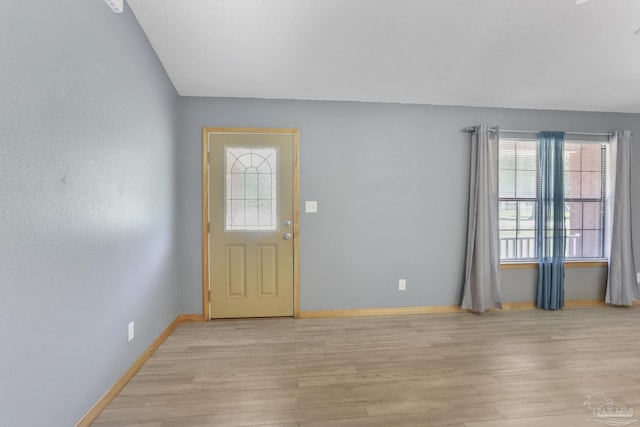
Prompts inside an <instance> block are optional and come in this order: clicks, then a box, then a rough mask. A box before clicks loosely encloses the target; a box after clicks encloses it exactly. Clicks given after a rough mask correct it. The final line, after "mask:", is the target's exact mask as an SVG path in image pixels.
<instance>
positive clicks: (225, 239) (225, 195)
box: [208, 131, 297, 318]
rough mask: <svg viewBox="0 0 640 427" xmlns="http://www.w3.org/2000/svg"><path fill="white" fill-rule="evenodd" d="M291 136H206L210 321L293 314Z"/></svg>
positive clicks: (226, 133)
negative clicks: (207, 152)
mask: <svg viewBox="0 0 640 427" xmlns="http://www.w3.org/2000/svg"><path fill="white" fill-rule="evenodd" d="M295 137H296V135H295V134H293V133H252V132H246V133H245V132H215V131H214V132H209V134H208V144H209V147H208V149H209V165H210V166H209V197H208V200H209V202H208V203H209V222H210V224H209V289H210V291H211V292H210V298H211V317H212V318H234V317H271V316H292V315H293V314H294V313H293V310H294V304H293V298H294V240H295V238H296V237H297V236H294V221H295V218H294V197H293V196H294V142H295Z"/></svg>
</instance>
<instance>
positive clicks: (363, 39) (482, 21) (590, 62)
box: [128, 0, 640, 113]
mask: <svg viewBox="0 0 640 427" xmlns="http://www.w3.org/2000/svg"><path fill="white" fill-rule="evenodd" d="M128 4H129V6H130V7H131V9H132V10H133V12H134V14H135V16H136V18H137V19H138V21H139V22H140V25H141V26H142V28H143V30H144V32H145V33H146V34H147V36H148V38H149V40H150V42H151V44H152V46H153V48H154V49H155V51H156V52H157V54H158V56H159V58H160V61H161V62H162V64H163V66H164V67H165V69H166V70H167V73H168V74H169V77H170V78H171V80H172V82H173V84H174V85H175V87H176V89H177V90H178V92H179V93H180V94H181V95H185V96H211V97H250V98H275V99H281V98H285V99H308V100H345V101H375V102H398V103H417V104H437V105H465V106H487V107H509V108H534V109H562V110H583V111H615V112H634V113H639V112H640V35H634V32H635V31H636V30H638V29H639V28H640V0H590V1H588V2H586V3H584V4H581V5H576V1H575V0H128Z"/></svg>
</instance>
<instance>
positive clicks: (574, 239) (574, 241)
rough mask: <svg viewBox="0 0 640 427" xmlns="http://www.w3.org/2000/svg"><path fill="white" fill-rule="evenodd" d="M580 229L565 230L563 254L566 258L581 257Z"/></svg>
mask: <svg viewBox="0 0 640 427" xmlns="http://www.w3.org/2000/svg"><path fill="white" fill-rule="evenodd" d="M581 233H582V230H567V240H566V249H565V254H564V256H566V257H567V258H581V257H582V234H581Z"/></svg>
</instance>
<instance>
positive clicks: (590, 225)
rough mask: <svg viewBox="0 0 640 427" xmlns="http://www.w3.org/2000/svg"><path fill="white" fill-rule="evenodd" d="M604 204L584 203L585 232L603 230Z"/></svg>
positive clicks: (583, 226)
mask: <svg viewBox="0 0 640 427" xmlns="http://www.w3.org/2000/svg"><path fill="white" fill-rule="evenodd" d="M601 208H602V203H600V202H584V205H583V208H582V209H583V214H582V222H583V224H582V228H584V229H585V230H594V229H596V228H602V225H601V224H602V223H601V220H602V219H603V218H602V212H601Z"/></svg>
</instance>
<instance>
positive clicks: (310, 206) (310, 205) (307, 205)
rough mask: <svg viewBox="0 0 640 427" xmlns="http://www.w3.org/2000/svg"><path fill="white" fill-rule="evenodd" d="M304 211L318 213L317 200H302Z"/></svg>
mask: <svg viewBox="0 0 640 427" xmlns="http://www.w3.org/2000/svg"><path fill="white" fill-rule="evenodd" d="M304 211H305V212H306V213H318V202H316V201H315V200H312V201H306V202H304Z"/></svg>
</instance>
